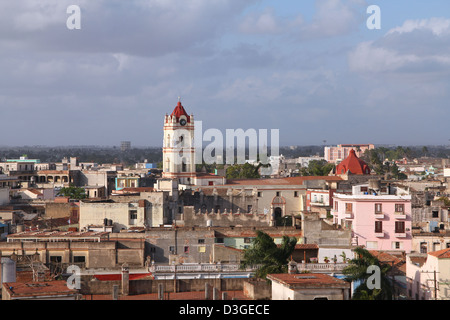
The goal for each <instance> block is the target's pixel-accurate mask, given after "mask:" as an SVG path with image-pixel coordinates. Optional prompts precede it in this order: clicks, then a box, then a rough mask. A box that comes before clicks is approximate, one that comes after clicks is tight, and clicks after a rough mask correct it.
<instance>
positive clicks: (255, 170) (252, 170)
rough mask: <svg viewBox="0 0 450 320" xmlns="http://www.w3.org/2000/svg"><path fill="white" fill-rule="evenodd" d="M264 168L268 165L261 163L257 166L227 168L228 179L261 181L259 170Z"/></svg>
mask: <svg viewBox="0 0 450 320" xmlns="http://www.w3.org/2000/svg"><path fill="white" fill-rule="evenodd" d="M262 166H266V165H263V164H261V163H260V164H258V165H257V166H254V165H252V164H250V163H245V164H235V165H232V166H229V167H228V168H227V170H226V177H227V179H259V178H260V177H261V175H260V174H259V168H261V167H262Z"/></svg>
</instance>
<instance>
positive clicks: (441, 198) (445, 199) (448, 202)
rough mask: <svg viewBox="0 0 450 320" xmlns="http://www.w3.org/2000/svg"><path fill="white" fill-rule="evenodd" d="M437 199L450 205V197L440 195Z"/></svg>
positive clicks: (447, 205) (445, 204)
mask: <svg viewBox="0 0 450 320" xmlns="http://www.w3.org/2000/svg"><path fill="white" fill-rule="evenodd" d="M437 201H444V206H446V207H450V199H449V198H448V197H440V198H438V199H437Z"/></svg>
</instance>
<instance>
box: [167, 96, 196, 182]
mask: <svg viewBox="0 0 450 320" xmlns="http://www.w3.org/2000/svg"><path fill="white" fill-rule="evenodd" d="M194 159H195V147H194V116H193V115H192V114H191V115H188V114H187V112H186V110H185V109H184V107H183V105H182V104H181V102H180V101H179V100H178V104H177V106H176V107H175V109H174V110H173V112H172V113H171V115H170V116H169V115H167V114H166V116H165V117H164V141H163V178H169V179H177V180H178V182H179V183H180V184H188V185H189V184H193V183H194V178H195V176H196V174H195V161H194Z"/></svg>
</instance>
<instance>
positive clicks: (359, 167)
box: [336, 149, 370, 174]
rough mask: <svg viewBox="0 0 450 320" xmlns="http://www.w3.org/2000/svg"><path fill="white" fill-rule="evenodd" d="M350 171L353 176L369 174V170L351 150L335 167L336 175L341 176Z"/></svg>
mask: <svg viewBox="0 0 450 320" xmlns="http://www.w3.org/2000/svg"><path fill="white" fill-rule="evenodd" d="M347 171H350V172H351V173H353V174H370V168H369V166H368V165H367V163H365V162H364V161H362V160H361V159H359V158H358V157H357V156H356V153H355V150H353V149H351V150H350V153H349V155H348V157H347V158H345V159H344V160H343V161H342V162H341V163H339V164H338V165H337V166H336V174H343V173H347Z"/></svg>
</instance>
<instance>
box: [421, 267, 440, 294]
mask: <svg viewBox="0 0 450 320" xmlns="http://www.w3.org/2000/svg"><path fill="white" fill-rule="evenodd" d="M420 273H433V282H434V300H437V292H438V290H439V289H438V287H437V276H436V274H437V273H439V272H437V271H436V270H434V271H420Z"/></svg>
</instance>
